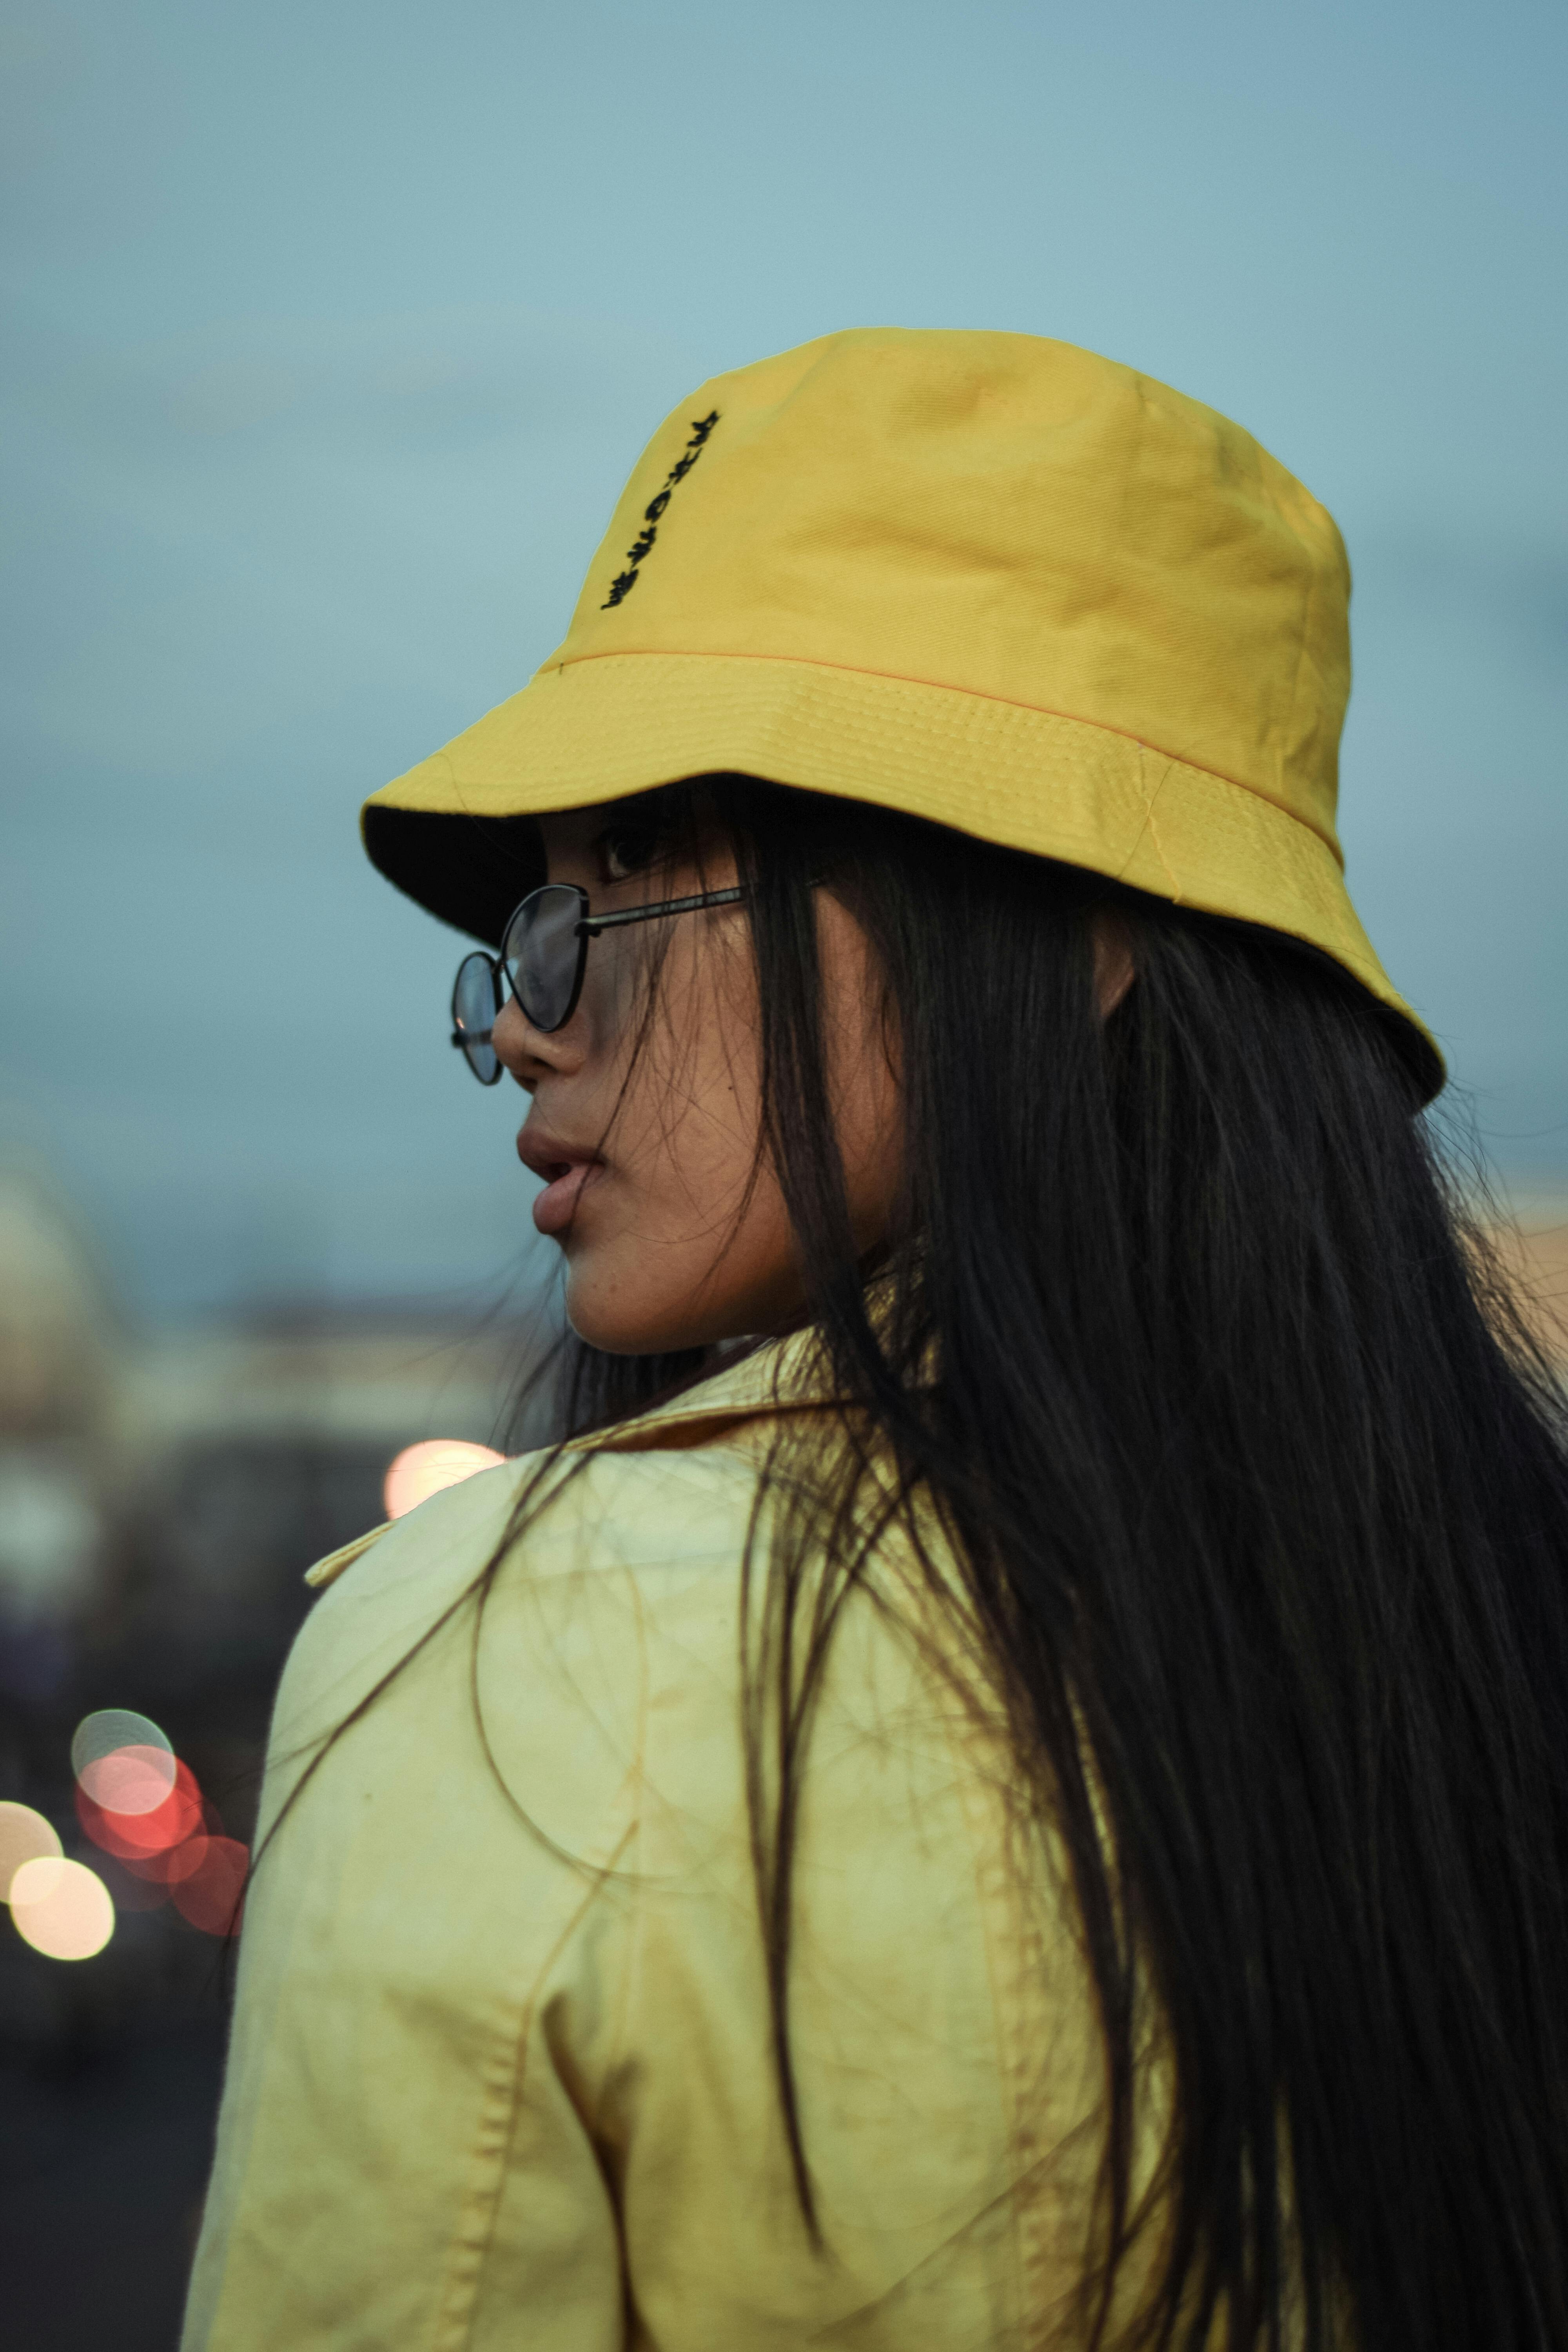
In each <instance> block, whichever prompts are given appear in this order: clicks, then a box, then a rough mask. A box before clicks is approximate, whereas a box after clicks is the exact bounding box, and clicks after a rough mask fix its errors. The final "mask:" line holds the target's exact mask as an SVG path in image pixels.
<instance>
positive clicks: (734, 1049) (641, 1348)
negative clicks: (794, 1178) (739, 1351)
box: [565, 953, 799, 1354]
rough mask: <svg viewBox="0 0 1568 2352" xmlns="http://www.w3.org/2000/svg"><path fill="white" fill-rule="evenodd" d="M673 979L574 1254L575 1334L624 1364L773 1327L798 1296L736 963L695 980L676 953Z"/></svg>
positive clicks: (570, 1305) (631, 1079) (580, 1221)
mask: <svg viewBox="0 0 1568 2352" xmlns="http://www.w3.org/2000/svg"><path fill="white" fill-rule="evenodd" d="M740 977H742V978H743V977H744V971H743V970H742V974H741V975H740ZM664 979H665V986H664V989H663V990H662V991H661V999H662V1005H663V1010H662V1012H661V1015H660V1017H659V1018H658V1019H657V1020H656V1021H655V1022H653V1023H651V1024H649V1026H648V1034H647V1035H646V1036H645V1037H643V1038H642V1039H641V1040H640V1043H639V1045H638V1050H637V1054H636V1056H635V1059H634V1060H633V1061H632V1063H631V1065H630V1067H629V1069H628V1070H627V1071H626V1083H625V1087H624V1091H622V1093H621V1097H620V1100H619V1104H618V1107H617V1108H616V1114H615V1119H614V1124H613V1126H612V1128H611V1129H610V1132H609V1135H608V1137H607V1139H606V1162H607V1164H606V1167H605V1173H604V1175H603V1176H602V1177H600V1178H598V1179H596V1180H595V1182H594V1183H593V1184H592V1185H591V1186H590V1187H589V1189H588V1190H587V1191H586V1192H584V1197H583V1200H582V1202H581V1204H580V1207H579V1210H578V1214H577V1217H576V1219H575V1221H574V1225H573V1229H572V1232H571V1234H570V1235H569V1236H567V1238H566V1244H565V1247H566V1258H567V1268H568V1272H567V1285H566V1305H567V1311H568V1314H569V1315H570V1317H571V1319H572V1322H573V1325H574V1328H575V1329H576V1330H577V1331H578V1333H579V1334H580V1335H581V1337H582V1338H584V1339H587V1340H588V1341H590V1342H591V1343H592V1344H593V1345H594V1346H595V1347H600V1348H605V1349H609V1350H611V1351H612V1352H615V1353H617V1354H632V1353H649V1352H653V1351H656V1350H663V1349H674V1348H683V1347H694V1346H699V1345H705V1344H707V1343H709V1342H710V1341H712V1340H715V1339H732V1338H737V1337H740V1336H742V1335H743V1334H747V1333H750V1332H753V1331H756V1330H758V1329H763V1328H767V1327H768V1325H769V1323H770V1322H773V1321H776V1320H778V1319H781V1318H783V1317H784V1316H786V1315H788V1314H790V1313H792V1312H794V1311H795V1307H796V1305H797V1302H798V1295H799V1284H798V1279H797V1276H796V1273H795V1256H794V1251H793V1246H792V1243H791V1236H790V1231H789V1222H788V1218H787V1216H786V1214H785V1213H784V1202H783V1200H782V1198H781V1196H780V1193H779V1191H778V1186H777V1184H776V1181H774V1180H773V1177H772V1174H771V1172H770V1171H768V1170H767V1169H766V1167H765V1166H764V1167H761V1168H759V1167H758V1165H757V1153H756V1139H757V1124H758V1085H757V1068H756V1059H757V1056H756V1033H755V1023H754V1021H753V1020H752V1019H751V1018H750V1008H749V1005H748V1003H746V1001H745V995H744V992H743V991H742V990H741V989H739V988H738V987H737V985H736V980H737V974H736V973H735V971H734V968H733V959H729V958H726V959H723V960H721V959H719V958H717V957H714V958H711V959H710V960H709V961H708V967H707V969H705V970H704V969H702V968H701V967H698V968H696V969H693V968H692V965H691V963H690V962H689V961H687V960H678V959H677V957H676V956H675V955H674V954H673V953H672V954H671V956H670V958H669V960H668V964H667V968H666V972H665V975H664Z"/></svg>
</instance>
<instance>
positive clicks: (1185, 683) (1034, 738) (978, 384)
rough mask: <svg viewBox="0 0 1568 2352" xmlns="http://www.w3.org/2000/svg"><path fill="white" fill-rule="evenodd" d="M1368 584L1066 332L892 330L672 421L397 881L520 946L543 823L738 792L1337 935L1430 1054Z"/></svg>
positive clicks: (836, 339)
mask: <svg viewBox="0 0 1568 2352" xmlns="http://www.w3.org/2000/svg"><path fill="white" fill-rule="evenodd" d="M1349 600H1350V570H1349V566H1348V564H1347V562H1346V560H1345V552H1344V548H1343V545H1342V541H1341V539H1340V535H1339V532H1338V530H1336V529H1335V526H1334V523H1333V520H1332V519H1331V516H1330V515H1329V514H1328V513H1327V512H1326V511H1325V510H1324V509H1323V508H1322V507H1321V506H1320V505H1319V504H1318V502H1317V500H1316V499H1313V498H1312V497H1311V496H1310V494H1309V493H1308V492H1307V491H1306V490H1304V489H1303V488H1302V487H1301V485H1300V482H1298V481H1296V480H1295V479H1294V478H1293V477H1292V476H1291V475H1289V474H1288V473H1287V472H1286V470H1285V468H1284V467H1283V466H1281V465H1279V464H1278V463H1277V462H1276V460H1275V459H1274V458H1272V457H1269V455H1268V452H1267V450H1264V449H1262V448H1260V447H1259V446H1258V443H1257V442H1256V441H1254V440H1253V439H1252V437H1251V436H1250V435H1249V434H1247V433H1244V432H1243V431H1242V430H1241V428H1240V426H1239V425H1232V424H1230V423H1229V422H1228V421H1227V420H1226V418H1225V417H1223V416H1220V415H1216V414H1215V411H1214V410H1213V409H1212V408H1205V407H1204V406H1203V405H1202V404H1200V403H1199V402H1197V401H1195V400H1188V399H1186V398H1184V395H1183V394H1181V393H1179V392H1173V391H1171V390H1170V389H1169V387H1168V386H1167V385H1165V384H1163V383H1155V382H1154V381H1153V380H1152V378H1151V377H1149V376H1145V375H1140V374H1138V373H1136V371H1135V370H1133V369H1131V368H1128V367H1121V366H1119V365H1118V364H1117V363H1116V362H1114V361H1111V360H1105V359H1100V358H1097V357H1096V356H1095V354H1094V353H1093V352H1084V351H1079V350H1078V349H1076V348H1075V347H1074V346H1073V345H1072V344H1070V343H1058V342H1049V341H1045V340H1044V339H1042V338H1040V337H1037V336H1034V335H1013V334H981V333H967V332H946V331H926V330H906V329H900V328H864V329H855V330H852V331H848V332H847V333H843V334H837V335H825V336H823V337H822V338H820V339H819V340H818V341H816V342H810V343H803V344H802V345H801V346H800V347H799V348H798V349H797V350H795V351H790V352H782V353H780V354H779V356H778V357H776V358H774V359H767V360H762V361H759V362H757V364H756V365H755V366H753V367H747V368H740V369H737V370H736V371H735V372H734V373H731V374H729V375H721V376H715V377H714V378H712V379H711V381H710V382H709V383H705V384H704V385H703V386H702V388H701V389H700V391H699V392H697V393H695V394H693V395H692V397H691V398H690V399H689V401H686V402H683V403H682V404H681V406H680V407H679V408H678V409H676V410H675V411H674V412H673V414H672V415H670V416H668V418H667V419H666V421H665V423H664V424H663V425H660V427H659V429H658V432H657V433H656V434H655V435H654V436H653V439H652V440H651V441H650V442H649V443H648V445H647V449H646V450H645V451H644V453H643V455H642V457H641V458H640V459H639V461H638V463H637V467H636V468H635V470H634V472H633V474H632V478H631V480H630V481H629V482H628V484H627V485H626V490H625V492H624V493H623V495H622V498H621V501H620V504H619V505H618V506H617V508H616V512H615V516H614V519H613V520H612V521H611V524H610V528H609V530H608V532H607V534H606V535H605V541H604V542H603V544H602V546H601V547H600V550H599V552H598V554H597V555H596V556H595V559H594V562H593V565H592V567H591V568H590V571H589V573H588V578H587V581H586V583H585V584H584V590H583V593H582V595H581V597H580V598H579V600H578V604H577V609H576V612H575V613H574V615H573V618H572V625H571V627H570V629H569V630H568V632H567V634H566V637H565V641H564V643H563V645H562V646H560V647H559V648H558V649H557V651H556V652H555V653H553V654H552V656H550V658H549V660H548V661H547V662H546V663H545V664H544V666H543V667H542V669H541V670H540V671H539V672H538V674H537V676H536V677H534V678H533V679H532V680H531V683H530V684H529V685H528V686H526V687H525V688H523V690H522V691H521V694H515V695H513V696H512V697H511V698H510V701H507V702H503V703H501V704H500V706H499V707H498V708H497V709H494V710H491V711H489V712H488V713H487V714H486V716H485V717H484V718H483V719H480V720H479V723H478V724H477V725H476V726H473V727H470V728H469V729H468V730H467V732H466V733H465V734H462V735H459V736H458V737H457V738H456V739H455V740H454V741H452V742H450V743H448V744H447V747H446V749H445V751H437V753H436V754H435V756H434V757H433V758H431V759H428V760H426V761H422V762H421V763H420V765H419V766H418V767H416V768H411V769H410V770H409V772H408V773H407V774H406V775H404V776H400V777H398V778H397V780H396V782H394V783H390V784H388V785H387V786H385V788H384V790H383V791H381V792H379V793H375V794H374V797H373V798H372V799H371V800H370V801H368V802H367V803H366V804H365V808H364V811H363V833H364V841H365V846H366V848H367V850H368V851H369V854H370V856H371V857H372V859H373V860H374V863H375V864H376V866H378V867H379V868H380V869H381V871H382V872H383V873H384V875H386V876H387V877H388V878H389V879H390V880H391V881H393V882H395V884H396V885H397V886H398V887H399V888H401V889H403V890H405V891H407V892H408V894H409V895H410V896H411V897H412V898H416V899H417V900H418V901H419V902H420V904H421V905H423V906H425V907H426V908H429V909H430V911H431V912H432V913H434V914H437V915H439V916H441V917H442V918H443V919H445V920H447V921H448V922H452V923H455V924H457V925H458V928H459V929H463V930H467V931H469V932H471V933H472V934H473V935H474V936H475V937H477V938H479V939H483V940H488V941H489V942H490V943H491V944H492V945H493V944H495V943H497V942H498V940H499V938H500V929H501V927H502V925H503V924H504V922H505V920H506V918H507V916H508V914H509V913H510V910H511V908H512V907H513V906H514V905H515V904H516V902H517V900H518V899H519V898H521V896H522V894H523V892H524V891H525V890H526V889H529V888H531V887H532V886H533V884H534V883H535V882H536V881H537V880H539V879H542V875H541V872H540V869H539V863H538V849H537V845H536V844H535V841H534V837H533V827H532V825H531V824H528V823H525V824H522V825H519V824H517V823H516V822H515V820H517V819H519V818H522V819H525V820H527V819H531V818H532V817H533V816H536V815H538V814H541V813H542V812H543V811H545V810H553V809H568V808H576V807H581V806H582V805H584V803H587V802H592V801H601V800H611V799H615V798H616V797H618V796H619V795H621V794H623V793H636V792H643V791H646V790H647V789H648V788H649V787H651V786H653V785H656V784H660V783H668V782H675V781H676V780H678V779H679V778H683V777H689V776H699V775H705V774H713V773H718V772H727V771H730V772H732V771H738V772H743V773H746V774H750V775H755V776H762V777H766V778H769V779H771V780H772V781H773V782H778V783H784V784H793V785H796V786H798V787H800V788H802V789H803V790H805V791H807V792H821V793H840V794H843V795H844V796H846V797H847V798H848V799H851V800H860V801H868V802H874V803H879V804H880V805H882V806H884V807H889V808H898V809H904V810H907V811H909V812H910V814H914V815H916V816H921V817H927V818H931V819H932V820H933V821H934V822H936V823H937V824H948V825H953V826H955V827H957V829H958V830H959V831H961V832H963V833H969V834H974V835H979V836H980V837H981V838H982V839H984V840H986V841H993V842H997V843H1001V844H1003V845H1005V846H1007V847H1009V848H1014V849H1023V850H1029V851H1032V852H1034V853H1036V854H1037V855H1038V856H1046V857H1056V858H1061V859H1064V860H1066V861H1067V862H1068V864H1070V865H1074V866H1086V867H1088V868H1089V869H1090V870H1091V871H1093V872H1095V873H1098V874H1103V875H1106V876H1108V877H1110V879H1112V880H1114V881H1117V882H1121V883H1127V884H1130V885H1131V886H1132V887H1135V888H1137V889H1140V890H1144V891H1148V892H1150V893H1151V894H1152V896H1154V897H1156V898H1165V899H1170V900H1172V901H1174V902H1177V903H1179V904H1182V905H1184V906H1190V907H1194V908H1200V909H1202V910H1203V911H1205V912H1206V913H1209V914H1215V915H1226V916H1230V917H1232V918H1234V919H1237V920H1238V921H1241V922H1245V923H1250V924H1259V925H1263V926H1265V927H1267V928H1268V929H1271V930H1275V931H1279V932H1283V933H1284V934H1286V935H1287V936H1288V937H1289V938H1290V939H1292V940H1297V941H1299V942H1301V943H1303V944H1304V945H1306V946H1308V947H1310V948H1314V949H1317V950H1320V951H1321V953H1323V954H1325V955H1327V956H1329V957H1331V959H1332V960H1333V961H1334V962H1335V963H1337V964H1338V965H1340V966H1341V967H1342V969H1343V970H1344V971H1348V972H1350V973H1351V974H1352V976H1353V977H1354V978H1355V979H1356V980H1357V981H1359V982H1360V983H1361V984H1362V986H1363V988H1364V989H1366V990H1367V992H1369V993H1370V995H1371V996H1372V997H1373V999H1374V1000H1375V1001H1376V1002H1377V1003H1378V1004H1380V1005H1382V1006H1384V1007H1385V1008H1386V1009H1387V1010H1388V1011H1389V1012H1390V1013H1394V1014H1395V1015H1396V1016H1398V1029H1399V1033H1400V1034H1401V1035H1402V1037H1403V1039H1404V1040H1405V1043H1406V1045H1407V1046H1408V1048H1409V1049H1410V1050H1411V1051H1412V1053H1413V1055H1414V1058H1415V1061H1416V1063H1417V1065H1418V1066H1419V1068H1420V1071H1421V1074H1422V1076H1423V1079H1424V1083H1425V1084H1426V1087H1427V1090H1428V1092H1436V1088H1437V1087H1438V1086H1440V1085H1441V1083H1442V1076H1443V1066H1442V1061H1441V1057H1440V1056H1439V1055H1438V1054H1437V1049H1436V1045H1434V1043H1433V1041H1432V1039H1431V1037H1430V1035H1429V1034H1428V1033H1427V1031H1426V1029H1425V1028H1424V1027H1423V1026H1422V1024H1420V1022H1419V1021H1418V1020H1417V1019H1416V1016H1415V1013H1413V1012H1412V1011H1411V1009H1410V1007H1409V1006H1408V1005H1407V1004H1406V1003H1405V1002H1404V1000H1403V998H1401V997H1400V996H1399V995H1398V994H1397V993H1396V992H1395V991H1394V986H1393V984H1392V982H1390V981H1389V979H1388V977H1387V975H1386V974H1385V972H1384V970H1383V967H1382V965H1381V964H1380V963H1379V962H1378V960H1377V957H1376V956H1375V955H1374V953H1373V948H1372V943H1371V941H1370V940H1368V938H1367V936H1366V933H1365V932H1364V930H1363V929H1362V926H1361V922H1360V920H1359V919H1358V918H1357V915H1356V913H1355V909H1354V908H1353V907H1352V905H1351V901H1350V898H1349V896H1348V894H1347V892H1346V889H1345V885H1344V878H1343V872H1342V867H1343V857H1342V853H1341V849H1340V845H1339V841H1338V838H1337V835H1336V834H1335V830H1334V816H1335V806H1336V801H1337V796H1338V767H1339V739H1340V728H1341V723H1342V719H1343V716H1344V707H1345V700H1346V697H1347V695H1348V693H1349V691H1350V639H1349V625H1348V606H1349Z"/></svg>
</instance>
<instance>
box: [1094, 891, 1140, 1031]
mask: <svg viewBox="0 0 1568 2352" xmlns="http://www.w3.org/2000/svg"><path fill="white" fill-rule="evenodd" d="M1089 938H1090V939H1091V940H1092V941H1093V943H1094V1001H1095V1004H1096V1006H1097V1008H1098V1010H1099V1013H1100V1019H1101V1020H1102V1021H1109V1020H1110V1016H1111V1014H1112V1013H1114V1012H1115V1010H1116V1008H1117V1006H1118V1005H1119V1004H1120V1003H1121V1000H1122V998H1123V997H1124V996H1125V995H1126V993H1127V992H1128V990H1129V989H1130V988H1131V985H1132V983H1133V982H1134V981H1135V980H1136V979H1137V977H1138V967H1137V964H1136V963H1135V962H1134V961H1133V958H1132V934H1131V929H1130V928H1129V926H1128V922H1127V919H1126V917H1125V916H1124V915H1121V914H1119V913H1118V912H1117V911H1116V909H1115V908H1114V907H1097V908H1095V910H1094V913H1093V914H1092V915H1091V916H1090V917H1089Z"/></svg>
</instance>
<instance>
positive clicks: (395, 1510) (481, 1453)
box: [384, 1437, 506, 1519]
mask: <svg viewBox="0 0 1568 2352" xmlns="http://www.w3.org/2000/svg"><path fill="white" fill-rule="evenodd" d="M505 1460H506V1455H505V1454H498V1453H496V1451H495V1449H494V1448H493V1447H492V1446H489V1445H470V1444H467V1443H466V1442H465V1441H464V1440H463V1439H462V1438H460V1437H427V1438H426V1439H425V1440H424V1441H423V1443H422V1444H418V1445H405V1447H404V1449H403V1451H402V1453H401V1454H398V1455H397V1456H396V1457H395V1460H394V1461H393V1462H392V1464H391V1465H390V1467H389V1468H388V1470H387V1473H386V1486H385V1490H384V1493H385V1501H386V1516H387V1517H388V1518H389V1519H400V1518H401V1517H403V1515H404V1513H405V1511H411V1510H413V1509H414V1507H415V1506H416V1504H418V1503H425V1502H428V1500H429V1498H430V1496H432V1495H438V1494H440V1492H441V1491H442V1489H443V1487H446V1486H460V1485H461V1484H462V1482H463V1480H464V1479H465V1478H471V1477H472V1476H473V1475H474V1473H475V1472H476V1471H477V1470H493V1469H494V1468H495V1467H496V1465H497V1464H498V1463H500V1462H504V1461H505Z"/></svg>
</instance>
